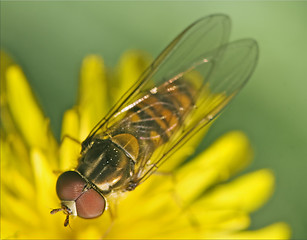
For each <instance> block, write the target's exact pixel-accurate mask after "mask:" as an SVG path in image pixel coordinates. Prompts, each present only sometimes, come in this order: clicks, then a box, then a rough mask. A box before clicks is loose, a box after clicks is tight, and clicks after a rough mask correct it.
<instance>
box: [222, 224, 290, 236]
mask: <svg viewBox="0 0 307 240" xmlns="http://www.w3.org/2000/svg"><path fill="white" fill-rule="evenodd" d="M221 238H222V239H225V238H227V239H290V238H291V230H290V227H289V226H288V225H287V224H286V223H283V222H279V223H274V224H272V225H270V226H267V227H264V228H262V229H258V230H250V231H244V232H238V233H235V234H231V235H227V236H224V237H221Z"/></svg>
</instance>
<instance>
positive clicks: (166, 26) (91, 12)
mask: <svg viewBox="0 0 307 240" xmlns="http://www.w3.org/2000/svg"><path fill="white" fill-rule="evenodd" d="M213 13H225V14H228V15H229V16H230V17H231V18H232V23H233V27H232V35H231V39H233V40H234V39H238V38H243V37H253V38H255V39H256V40H257V41H258V43H259V45H260V61H259V65H258V67H257V69H256V72H255V74H254V75H253V77H252V78H251V80H250V82H249V83H248V85H247V86H246V87H245V88H244V90H243V91H242V92H241V93H240V94H239V96H238V97H237V98H236V99H235V100H234V101H233V102H232V104H231V105H230V106H229V107H227V109H226V111H225V112H224V113H223V114H222V116H221V117H220V118H219V119H218V120H217V121H216V123H215V125H214V127H213V128H211V130H210V132H209V134H208V136H207V137H206V139H205V140H204V142H203V143H202V147H204V146H207V145H209V144H210V143H211V142H213V141H214V139H216V138H217V137H218V136H220V135H222V134H223V133H225V132H227V131H229V130H234V129H240V130H243V131H245V132H246V134H247V135H248V136H249V137H250V139H251V141H252V144H253V146H254V148H255V155H256V156H255V160H254V162H253V163H252V165H251V166H250V167H249V168H248V169H247V171H251V170H253V169H259V168H270V169H272V171H273V172H274V173H275V175H276V191H275V194H274V196H273V197H272V198H271V200H270V201H269V202H268V204H266V205H265V206H264V207H263V208H261V210H259V211H257V212H256V213H255V214H253V216H252V217H253V222H252V226H251V228H252V229H253V228H259V227H262V226H266V225H268V224H270V223H273V222H275V221H286V222H288V223H289V224H290V225H291V227H292V229H293V238H295V239H298V238H300V239H305V238H307V218H306V213H307V190H306V189H307V187H306V183H307V174H306V169H307V127H306V123H307V93H306V91H307V74H306V68H307V64H306V62H307V60H306V55H307V47H306V43H307V28H306V23H307V2H303V1H300V2H295V1H282V2H278V1H271V2H264V1H251V2H243V1H238V2H233V1H225V2H224V1H217V2H205V1H195V2H192V1H189V2H184V1H180V2H175V1H171V2H140V1H137V2H127V1H124V2H119V1H114V2H96V1H93V2H71V1H68V2H58V1H55V2H17V1H13V2H3V1H2V2H1V48H3V49H5V50H6V51H7V52H8V53H10V54H11V55H12V56H13V57H14V59H15V60H16V61H17V62H18V63H19V64H20V65H21V66H22V68H23V69H24V71H25V73H26V75H27V77H28V79H29V81H30V84H31V85H32V87H33V89H34V91H35V93H36V95H37V96H38V99H39V100H40V101H41V103H42V106H43V109H44V111H45V113H46V114H47V115H48V116H50V118H51V126H52V128H53V130H54V131H55V133H56V136H59V133H60V124H61V118H62V114H63V112H64V111H65V110H66V109H67V108H69V107H71V106H72V105H73V104H74V102H75V100H76V92H77V82H78V75H79V67H80V64H81V61H82V58H83V57H84V56H86V55H87V54H90V53H95V54H100V55H101V56H103V57H104V59H105V62H106V64H107V65H108V66H114V65H115V64H116V62H117V60H118V59H119V57H120V55H121V54H122V53H123V52H124V51H125V50H127V49H142V50H145V51H148V52H149V53H151V54H152V55H153V56H157V54H158V53H159V52H160V51H161V50H162V49H163V48H164V47H165V46H166V45H167V44H168V43H169V42H170V41H171V40H172V39H173V38H174V37H175V36H176V35H177V34H178V33H179V32H180V31H181V30H183V29H184V28H185V27H186V26H187V25H188V24H190V23H192V22H193V21H195V20H196V19H198V18H200V17H202V16H205V15H209V14H213Z"/></svg>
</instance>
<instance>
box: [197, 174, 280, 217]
mask: <svg viewBox="0 0 307 240" xmlns="http://www.w3.org/2000/svg"><path fill="white" fill-rule="evenodd" d="M273 187H274V176H273V174H272V173H271V172H270V171H269V170H265V169H264V170H259V171H256V172H253V173H249V174H246V175H243V176H241V177H239V178H238V179H236V180H233V181H232V182H230V183H227V184H223V185H221V186H217V187H216V188H215V189H213V190H212V191H211V192H209V193H207V194H206V195H205V196H204V197H203V198H201V199H200V200H199V201H197V203H195V204H194V207H196V208H197V209H199V211H201V210H200V209H206V208H210V209H233V210H240V211H245V212H251V211H254V210H255V209H257V208H259V207H260V206H261V205H263V204H264V203H265V202H266V201H267V200H268V198H269V197H270V196H271V195H272V192H273Z"/></svg>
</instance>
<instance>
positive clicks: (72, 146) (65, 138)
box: [59, 108, 81, 171]
mask: <svg viewBox="0 0 307 240" xmlns="http://www.w3.org/2000/svg"><path fill="white" fill-rule="evenodd" d="M79 130H80V128H79V115H78V112H77V110H76V109H75V108H73V109H70V110H68V111H66V112H65V113H64V117H63V122H62V134H61V135H62V142H61V146H60V152H59V153H60V166H59V168H60V170H61V171H64V170H69V169H72V168H74V167H76V165H77V159H78V157H79V153H80V150H81V149H80V148H81V144H78V142H76V141H74V140H73V139H76V140H77V141H80V142H81V139H80V138H79ZM69 137H71V138H73V139H70V138H69Z"/></svg>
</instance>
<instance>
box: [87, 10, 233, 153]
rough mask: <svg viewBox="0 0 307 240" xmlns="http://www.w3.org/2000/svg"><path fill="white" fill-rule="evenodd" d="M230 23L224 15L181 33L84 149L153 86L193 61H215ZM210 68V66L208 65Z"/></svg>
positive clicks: (91, 133)
mask: <svg viewBox="0 0 307 240" xmlns="http://www.w3.org/2000/svg"><path fill="white" fill-rule="evenodd" d="M229 33H230V19H229V17H228V16H226V15H221V14H218V15H211V16H208V17H205V18H201V19H199V20H198V21H196V22H194V23H193V24H191V25H190V26H189V27H187V28H186V29H185V30H184V31H183V32H182V33H180V34H179V35H178V36H177V37H176V38H175V39H174V40H173V41H172V42H171V43H170V44H169V45H168V46H167V47H166V48H165V50H164V51H163V52H162V53H161V54H160V55H159V56H158V57H157V58H156V60H155V61H154V62H153V63H152V64H151V66H150V67H149V68H148V69H147V70H146V71H145V72H144V73H143V74H142V75H141V77H140V78H139V80H138V81H137V82H136V83H135V84H134V85H133V86H132V87H131V88H130V89H129V90H128V91H127V92H126V93H125V94H124V95H123V97H122V99H121V100H119V101H118V102H117V103H116V104H115V105H114V106H113V108H112V109H111V110H110V111H109V112H108V114H107V115H106V116H105V117H104V118H103V119H102V120H101V121H100V122H99V123H98V124H97V125H96V126H95V127H94V128H93V130H92V131H91V132H90V134H89V135H88V137H87V138H86V139H85V141H84V142H83V143H82V148H83V149H84V148H85V147H86V146H87V145H88V144H89V143H90V142H91V139H92V137H93V136H94V135H95V134H98V133H100V132H104V131H106V130H107V129H108V128H109V127H110V126H112V124H114V122H116V121H118V119H120V118H123V117H124V114H125V111H126V109H127V106H131V104H133V103H134V102H135V101H137V99H139V98H141V97H142V96H143V95H144V93H145V92H148V91H149V90H150V89H152V88H153V87H155V86H159V85H161V84H162V83H163V82H165V81H167V80H168V79H170V78H172V77H174V76H176V75H178V74H180V73H182V72H184V71H185V70H186V68H188V67H191V63H193V62H196V61H195V60H196V59H201V58H203V57H204V53H208V54H207V55H206V57H207V58H208V59H209V58H210V59H214V58H218V55H219V54H220V53H221V51H220V50H221V48H220V47H221V46H222V45H224V44H225V43H226V42H227V41H228V38H229ZM208 65H209V64H208Z"/></svg>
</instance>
